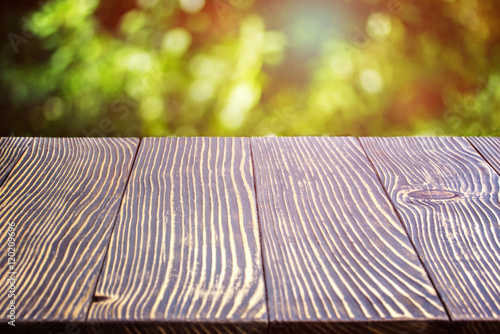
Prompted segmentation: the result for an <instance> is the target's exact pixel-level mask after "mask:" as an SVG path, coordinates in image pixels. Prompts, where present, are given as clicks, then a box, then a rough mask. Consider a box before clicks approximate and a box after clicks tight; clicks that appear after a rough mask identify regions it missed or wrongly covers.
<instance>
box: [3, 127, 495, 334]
mask: <svg viewBox="0 0 500 334" xmlns="http://www.w3.org/2000/svg"><path fill="white" fill-rule="evenodd" d="M499 174H500V138H458V137H453V138H449V137H439V138H433V137H411V138H408V137H399V138H351V137H288V138H144V139H135V138H1V139H0V187H1V188H0V222H1V230H0V233H1V234H0V235H1V238H0V240H2V246H1V248H0V249H1V251H0V254H2V255H1V256H0V264H1V268H2V276H1V279H2V282H5V283H4V284H3V285H2V286H3V288H2V289H3V291H1V292H0V295H1V296H3V297H2V298H3V299H2V303H3V305H2V310H3V311H2V322H1V324H0V333H47V334H48V333H52V334H56V333H57V334H59V333H65V334H77V333H89V334H97V333H105V334H112V333H161V334H165V333H193V334H195V333H196V334H198V333H220V334H223V333H265V334H268V333H273V334H274V333H297V334H302V333H307V334H312V333H325V334H326V333H346V334H350V333H363V334H368V333H500V202H499V195H500V178H499ZM13 325H15V326H13Z"/></svg>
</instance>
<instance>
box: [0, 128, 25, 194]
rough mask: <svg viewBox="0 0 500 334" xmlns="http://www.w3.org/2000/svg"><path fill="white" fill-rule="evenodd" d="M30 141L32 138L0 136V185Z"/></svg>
mask: <svg viewBox="0 0 500 334" xmlns="http://www.w3.org/2000/svg"><path fill="white" fill-rule="evenodd" d="M32 141H33V139H32V138H13V137H10V138H8V137H2V138H0V186H1V185H2V184H3V182H4V181H5V179H6V178H7V176H8V175H9V173H10V172H11V170H12V168H13V167H14V166H15V164H16V163H17V162H18V161H19V159H20V158H21V156H22V155H23V153H24V152H25V151H26V149H27V148H28V147H29V145H31V143H32Z"/></svg>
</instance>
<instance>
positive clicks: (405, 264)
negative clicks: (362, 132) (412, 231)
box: [252, 138, 448, 333]
mask: <svg viewBox="0 0 500 334" xmlns="http://www.w3.org/2000/svg"><path fill="white" fill-rule="evenodd" d="M252 151H253V157H254V163H255V176H256V189H257V190H256V192H257V200H258V201H257V203H258V210H259V216H260V220H261V225H262V237H263V248H264V264H265V273H266V282H267V295H268V303H269V314H270V322H271V329H272V330H271V332H272V333H286V332H288V333H290V332H292V333H304V332H314V333H316V332H317V333H380V332H384V333H393V332H394V333H396V332H401V331H405V330H408V329H413V330H415V332H418V331H421V332H422V333H423V332H428V333H439V332H441V331H445V330H446V326H447V320H448V318H447V316H446V313H445V310H444V308H443V307H442V305H441V303H440V301H439V299H438V297H437V294H436V292H435V290H434V288H433V286H432V284H431V282H430V281H429V278H428V276H427V274H426V272H425V270H424V269H423V267H422V265H421V263H420V262H419V259H418V257H417V255H416V253H415V251H414V249H413V248H412V246H411V244H410V242H409V240H408V238H407V236H406V234H405V231H404V229H403V227H402V225H401V224H400V222H399V221H398V218H397V216H396V214H395V212H394V210H393V208H392V206H391V203H390V202H389V200H388V199H387V198H386V196H385V194H384V191H383V189H382V187H381V185H380V183H379V181H378V180H377V178H376V176H375V173H374V172H373V170H372V168H371V166H370V164H369V162H368V160H367V158H366V156H365V155H364V153H363V151H362V149H361V146H360V145H359V143H358V142H357V141H356V139H353V138H253V139H252ZM416 329H418V331H417V330H416Z"/></svg>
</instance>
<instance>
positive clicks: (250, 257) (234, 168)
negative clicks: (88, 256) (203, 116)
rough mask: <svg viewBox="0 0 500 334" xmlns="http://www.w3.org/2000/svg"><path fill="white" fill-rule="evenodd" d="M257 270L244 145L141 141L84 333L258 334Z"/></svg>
mask: <svg viewBox="0 0 500 334" xmlns="http://www.w3.org/2000/svg"><path fill="white" fill-rule="evenodd" d="M262 270H263V269H262V260H261V248H260V243H259V230H258V220H257V212H256V206H255V194H254V183H253V174H252V168H251V157H250V146H249V141H248V139H242V138H177V139H176V138H157V139H153V138H147V139H144V140H143V142H142V144H141V148H140V151H139V154H138V158H137V163H136V167H135V168H134V171H133V173H132V176H131V180H130V184H129V188H128V189H127V192H126V194H125V197H124V204H123V206H122V208H121V211H120V214H119V217H118V221H117V225H116V228H115V233H113V237H112V240H111V243H110V248H109V253H108V257H107V260H106V262H105V266H104V270H103V273H102V275H101V277H100V280H99V283H98V286H97V291H96V296H97V301H96V302H95V303H93V304H92V307H91V310H90V313H89V318H88V319H89V321H88V322H89V325H90V326H89V327H90V330H91V332H93V333H100V332H103V331H105V332H113V333H123V332H124V331H125V327H126V328H127V330H128V332H129V333H228V332H229V333H233V332H238V333H252V332H259V333H263V332H266V330H267V311H266V301H265V289H264V278H263V272H262ZM122 326H123V327H122Z"/></svg>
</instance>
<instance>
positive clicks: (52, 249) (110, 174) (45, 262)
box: [0, 138, 138, 333]
mask: <svg viewBox="0 0 500 334" xmlns="http://www.w3.org/2000/svg"><path fill="white" fill-rule="evenodd" d="M137 144H138V140H137V139H89V138H86V139H78V138H75V139H49V138H46V139H42V138H39V139H35V140H34V142H33V144H32V146H31V147H30V149H29V151H27V152H26V154H25V155H24V156H23V158H22V159H21V160H20V161H19V163H18V164H17V165H16V167H15V168H14V170H13V171H12V173H11V175H10V176H9V178H8V179H7V181H6V182H5V183H4V185H3V186H2V188H1V190H0V222H1V235H2V238H6V237H7V232H8V227H9V225H8V224H12V223H14V224H15V227H14V228H15V269H14V270H15V272H17V274H15V291H16V293H15V305H16V315H15V316H16V322H15V325H16V327H15V331H16V333H21V332H23V333H24V332H25V333H33V332H40V331H43V332H47V333H48V332H49V331H55V332H61V331H64V330H66V329H67V328H68V327H67V325H68V323H69V322H71V323H72V324H70V328H73V327H72V326H75V329H79V330H80V331H81V330H82V329H83V324H84V322H85V318H86V315H87V312H88V309H89V307H90V303H91V299H92V295H93V292H94V289H95V286H96V283H97V279H98V276H99V271H100V269H101V266H102V262H103V260H104V255H105V251H106V247H107V245H108V242H109V239H110V234H111V230H112V226H113V223H114V220H115V217H116V213H117V212H118V207H119V205H120V202H121V198H122V195H123V192H124V189H125V185H126V182H127V178H128V176H129V172H130V169H131V167H132V162H133V159H134V156H135V152H136V149H137ZM4 240H5V239H4ZM5 247H7V246H5ZM6 251H7V250H6V249H4V254H5V253H6ZM7 262H8V259H7V256H2V257H0V266H1V268H7ZM10 269H12V268H10ZM1 275H2V276H1V277H2V282H6V280H7V278H9V277H10V275H9V274H7V271H6V270H2V274H1ZM5 289H7V287H6V286H5ZM6 292H7V290H4V293H5V295H6ZM9 302H10V299H9V300H8V299H7V298H4V299H3V303H4V304H3V308H4V310H7V304H6V303H9ZM0 326H2V327H0V331H2V332H9V331H12V330H13V329H12V328H11V327H10V326H8V325H7V321H5V322H4V321H2V324H1V325H0Z"/></svg>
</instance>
